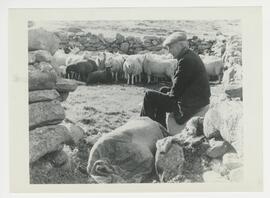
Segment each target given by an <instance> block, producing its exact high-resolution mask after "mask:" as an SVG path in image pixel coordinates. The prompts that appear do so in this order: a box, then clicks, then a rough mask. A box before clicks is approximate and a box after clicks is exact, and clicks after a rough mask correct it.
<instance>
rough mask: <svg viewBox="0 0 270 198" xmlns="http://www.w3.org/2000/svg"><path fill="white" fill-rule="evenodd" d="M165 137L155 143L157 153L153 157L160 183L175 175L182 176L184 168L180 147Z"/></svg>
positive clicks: (182, 153) (182, 152)
mask: <svg viewBox="0 0 270 198" xmlns="http://www.w3.org/2000/svg"><path fill="white" fill-rule="evenodd" d="M171 138H172V137H167V138H164V139H162V140H158V141H157V143H156V146H157V152H156V157H155V168H156V173H157V175H158V177H159V180H160V181H161V182H167V181H169V180H171V179H172V178H174V177H176V176H177V175H182V172H183V168H184V162H185V157H184V151H183V148H182V146H181V145H180V144H179V143H178V142H177V141H175V142H174V141H173V142H172V140H171Z"/></svg>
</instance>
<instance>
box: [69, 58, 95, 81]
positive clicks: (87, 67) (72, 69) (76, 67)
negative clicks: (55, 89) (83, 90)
mask: <svg viewBox="0 0 270 198" xmlns="http://www.w3.org/2000/svg"><path fill="white" fill-rule="evenodd" d="M94 71H97V65H96V62H95V61H93V60H88V61H86V62H79V63H76V64H72V65H69V66H67V69H66V78H72V76H73V77H74V75H73V73H74V74H75V78H76V80H79V79H80V80H81V81H83V82H86V80H87V77H88V74H89V73H91V72H94ZM78 76H79V77H78Z"/></svg>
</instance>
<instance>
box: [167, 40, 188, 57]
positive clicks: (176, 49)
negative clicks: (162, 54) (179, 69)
mask: <svg viewBox="0 0 270 198" xmlns="http://www.w3.org/2000/svg"><path fill="white" fill-rule="evenodd" d="M183 48H184V47H183V46H182V45H181V44H180V43H179V42H175V43H172V44H170V45H168V46H167V49H168V50H169V52H170V53H171V54H172V55H173V57H174V58H176V57H177V56H178V54H179V53H180V52H181V51H182V49H183Z"/></svg>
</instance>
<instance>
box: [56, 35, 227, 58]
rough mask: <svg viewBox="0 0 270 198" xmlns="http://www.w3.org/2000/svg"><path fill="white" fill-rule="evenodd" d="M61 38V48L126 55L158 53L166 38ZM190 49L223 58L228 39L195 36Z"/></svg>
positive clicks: (70, 36)
mask: <svg viewBox="0 0 270 198" xmlns="http://www.w3.org/2000/svg"><path fill="white" fill-rule="evenodd" d="M55 34H56V35H57V36H58V37H59V38H60V46H61V47H66V46H72V47H78V48H79V49H80V50H88V51H104V50H107V51H109V52H119V53H124V54H138V53H141V52H143V51H152V52H157V51H160V50H162V48H163V47H162V43H163V41H164V40H165V37H160V36H144V37H142V38H141V37H134V36H126V37H125V36H123V35H122V34H120V33H117V34H116V35H115V37H113V38H105V37H104V36H103V35H102V34H98V35H96V34H92V33H90V32H77V33H73V32H56V33H55ZM188 41H189V44H190V47H191V48H192V49H193V50H194V51H195V52H197V53H198V54H209V55H215V56H219V57H221V56H222V55H223V53H224V51H225V45H226V38H225V37H224V36H223V35H217V39H216V40H205V39H200V38H198V37H197V36H193V37H192V38H190V39H188Z"/></svg>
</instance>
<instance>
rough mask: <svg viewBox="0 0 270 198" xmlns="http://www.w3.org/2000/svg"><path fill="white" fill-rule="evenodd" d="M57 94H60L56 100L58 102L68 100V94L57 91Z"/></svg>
mask: <svg viewBox="0 0 270 198" xmlns="http://www.w3.org/2000/svg"><path fill="white" fill-rule="evenodd" d="M58 93H59V94H60V96H59V98H58V100H59V101H60V102H63V101H65V100H66V99H67V98H68V96H69V92H59V91H58Z"/></svg>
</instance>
